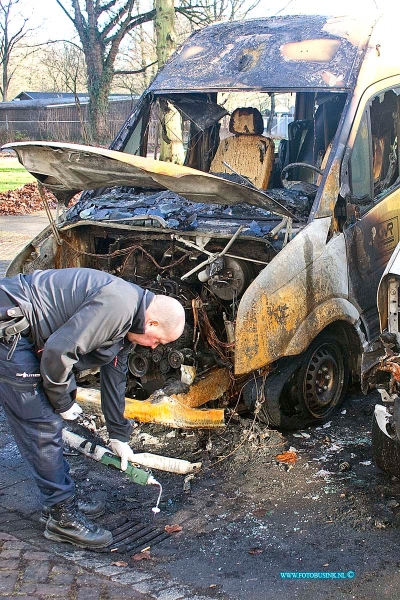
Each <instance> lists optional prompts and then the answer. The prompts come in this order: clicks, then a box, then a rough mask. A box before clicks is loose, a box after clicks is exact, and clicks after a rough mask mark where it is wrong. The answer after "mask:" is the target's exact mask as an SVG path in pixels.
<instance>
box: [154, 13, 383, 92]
mask: <svg viewBox="0 0 400 600" xmlns="http://www.w3.org/2000/svg"><path fill="white" fill-rule="evenodd" d="M374 21H375V19H369V20H362V19H360V17H357V18H356V17H354V16H346V17H327V16H326V15H311V16H310V15H290V16H277V17H269V18H263V19H249V20H242V21H233V22H225V23H217V24H214V25H211V26H209V27H205V28H204V29H201V30H200V31H197V32H195V33H194V34H192V35H191V36H190V37H189V38H188V39H187V40H186V42H185V43H184V44H183V45H182V47H181V48H180V50H179V51H178V52H177V53H176V54H174V55H173V56H172V58H171V59H170V60H169V61H168V62H167V64H166V65H165V66H164V68H163V69H162V71H161V72H160V73H159V74H158V75H157V77H156V78H155V79H154V81H153V83H152V85H151V86H150V90H151V91H153V92H154V93H157V92H158V93H160V92H178V91H179V92H184V91H189V90H190V91H199V92H201V91H212V90H215V91H218V90H223V89H232V88H233V89H236V90H241V89H242V90H249V89H250V90H262V89H268V90H282V89H285V90H291V89H293V90H296V89H299V88H300V89H301V88H302V89H304V88H305V89H309V90H316V91H318V90H321V89H332V88H334V89H336V90H349V89H352V88H354V86H355V83H356V78H357V74H358V72H359V69H360V65H361V63H362V60H363V56H364V54H365V51H366V49H367V45H368V40H369V37H370V35H371V32H372V29H373V26H374Z"/></svg>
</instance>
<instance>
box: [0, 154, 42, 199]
mask: <svg viewBox="0 0 400 600" xmlns="http://www.w3.org/2000/svg"><path fill="white" fill-rule="evenodd" d="M32 181H36V179H35V178H34V177H32V175H31V174H30V173H29V172H28V171H27V170H26V169H24V167H22V166H21V164H20V163H19V162H18V160H17V159H14V158H6V159H2V160H0V192H7V191H8V190H15V189H16V188H18V187H20V186H21V185H25V183H30V182H32Z"/></svg>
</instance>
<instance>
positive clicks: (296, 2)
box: [19, 0, 393, 41]
mask: <svg viewBox="0 0 400 600" xmlns="http://www.w3.org/2000/svg"><path fill="white" fill-rule="evenodd" d="M147 1H148V2H149V3H150V4H152V2H151V0H147ZM249 1H250V0H249ZM144 2H146V0H141V3H142V5H144ZM65 4H66V5H69V1H68V0H65ZM19 6H20V7H21V12H22V13H23V15H24V16H25V17H29V23H30V26H31V27H35V28H36V31H35V37H36V38H37V39H39V40H40V41H46V40H48V39H72V37H73V36H74V28H73V26H72V23H70V21H69V19H68V18H67V17H66V15H65V14H64V13H63V11H62V9H61V8H60V7H59V6H58V4H57V3H56V0H40V1H38V2H35V3H34V4H33V3H32V0H20V3H19ZM389 7H390V10H391V11H393V0H334V2H332V0H325V1H324V0H261V2H260V4H259V6H258V7H257V8H256V9H254V10H253V12H252V13H251V14H250V15H249V16H251V17H260V16H272V15H274V14H278V13H279V14H299V13H305V14H312V13H315V14H318V13H320V14H321V13H322V14H333V12H334V14H337V15H338V14H349V13H353V14H354V13H358V14H365V12H366V11H371V12H374V11H375V10H376V9H378V10H379V11H381V10H382V11H385V9H387V8H389Z"/></svg>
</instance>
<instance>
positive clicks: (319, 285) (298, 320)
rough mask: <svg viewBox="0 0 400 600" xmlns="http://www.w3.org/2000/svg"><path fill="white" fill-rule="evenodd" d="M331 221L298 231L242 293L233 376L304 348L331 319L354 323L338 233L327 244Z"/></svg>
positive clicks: (355, 313) (327, 218) (317, 221)
mask: <svg viewBox="0 0 400 600" xmlns="http://www.w3.org/2000/svg"><path fill="white" fill-rule="evenodd" d="M330 224H331V219H330V218H329V217H326V218H324V219H316V220H315V221H313V222H312V223H310V224H309V225H308V226H307V227H306V228H305V229H304V230H303V231H301V232H300V233H299V234H298V235H297V236H296V237H295V238H294V240H292V241H291V242H290V244H288V245H287V246H286V247H285V248H284V249H283V250H282V251H281V252H280V254H278V256H276V257H275V258H274V260H273V261H272V263H270V265H268V266H267V267H265V269H263V271H261V273H260V274H259V275H258V277H257V278H256V279H255V281H254V282H253V283H252V285H251V286H249V288H248V289H247V290H246V292H245V294H244V296H243V298H242V301H241V303H240V307H239V311H238V319H237V324H236V349H235V374H237V375H240V374H244V373H248V372H250V371H252V370H255V369H259V368H261V367H263V366H265V365H267V364H270V363H271V362H273V361H275V360H277V359H278V358H280V357H281V356H285V355H287V354H289V355H290V354H295V353H296V354H297V353H299V352H301V351H303V350H305V349H306V348H307V346H308V345H309V344H310V342H311V341H312V340H313V339H314V338H315V336H316V334H317V333H318V332H319V331H321V330H322V329H323V328H324V327H326V326H327V325H328V324H329V323H331V322H332V321H334V320H346V321H350V322H353V323H354V322H355V320H356V319H357V316H358V313H357V311H356V310H355V309H354V307H352V306H351V305H350V303H347V304H346V303H341V302H340V301H339V302H336V303H333V304H332V303H329V302H327V300H328V299H330V298H338V299H340V298H346V297H347V296H348V278H347V264H346V252H345V245H344V239H343V234H339V235H336V236H334V237H333V238H332V239H331V240H330V241H329V242H327V238H328V232H329V228H330Z"/></svg>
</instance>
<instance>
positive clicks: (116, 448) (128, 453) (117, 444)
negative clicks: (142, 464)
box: [108, 439, 135, 471]
mask: <svg viewBox="0 0 400 600" xmlns="http://www.w3.org/2000/svg"><path fill="white" fill-rule="evenodd" d="M108 445H109V447H110V448H111V450H112V451H113V452H114V454H116V455H117V456H119V457H120V459H121V471H126V469H127V467H128V460H130V461H131V462H134V461H135V455H134V454H133V450H132V448H131V447H130V446H129V444H128V442H121V440H113V439H110V443H109V444H108Z"/></svg>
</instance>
